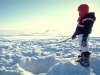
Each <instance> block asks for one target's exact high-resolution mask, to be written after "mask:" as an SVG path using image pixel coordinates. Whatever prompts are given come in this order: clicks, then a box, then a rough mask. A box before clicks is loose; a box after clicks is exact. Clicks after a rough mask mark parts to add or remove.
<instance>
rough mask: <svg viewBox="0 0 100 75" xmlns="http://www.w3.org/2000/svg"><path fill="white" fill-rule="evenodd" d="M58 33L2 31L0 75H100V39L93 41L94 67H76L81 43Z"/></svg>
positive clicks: (64, 32) (96, 38)
mask: <svg viewBox="0 0 100 75" xmlns="http://www.w3.org/2000/svg"><path fill="white" fill-rule="evenodd" d="M71 34H73V33H69V32H66V31H56V30H42V31H39V30H12V31H10V30H8V31H7V30H1V31H0V75H99V74H100V66H99V65H100V37H97V36H96V37H95V36H93V37H90V41H89V46H90V51H91V53H92V54H91V65H90V67H82V66H81V65H80V64H78V63H76V62H75V60H77V59H78V58H77V56H78V54H79V53H80V52H79V49H78V41H77V39H75V40H71V39H70V40H67V41H66V42H65V43H60V41H61V40H64V39H66V38H69V37H70V36H71Z"/></svg>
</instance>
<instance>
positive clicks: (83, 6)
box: [78, 4, 89, 22]
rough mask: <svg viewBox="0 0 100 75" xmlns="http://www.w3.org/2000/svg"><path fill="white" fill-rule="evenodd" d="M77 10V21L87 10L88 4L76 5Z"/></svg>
mask: <svg viewBox="0 0 100 75" xmlns="http://www.w3.org/2000/svg"><path fill="white" fill-rule="evenodd" d="M78 11H79V18H78V22H79V21H80V19H81V18H82V17H83V16H84V15H86V14H87V13H88V12H89V6H88V5H87V4H81V5H80V6H79V7H78Z"/></svg>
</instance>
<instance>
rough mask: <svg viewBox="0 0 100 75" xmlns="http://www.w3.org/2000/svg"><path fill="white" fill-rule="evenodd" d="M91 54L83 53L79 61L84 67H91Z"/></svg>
mask: <svg viewBox="0 0 100 75" xmlns="http://www.w3.org/2000/svg"><path fill="white" fill-rule="evenodd" d="M90 54H91V53H90V52H88V51H87V52H81V56H80V59H79V60H77V62H79V63H80V64H81V65H82V66H84V67H88V66H90Z"/></svg>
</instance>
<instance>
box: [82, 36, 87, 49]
mask: <svg viewBox="0 0 100 75" xmlns="http://www.w3.org/2000/svg"><path fill="white" fill-rule="evenodd" d="M86 39H87V38H86V37H83V38H82V42H81V46H83V47H86V46H87V41H86Z"/></svg>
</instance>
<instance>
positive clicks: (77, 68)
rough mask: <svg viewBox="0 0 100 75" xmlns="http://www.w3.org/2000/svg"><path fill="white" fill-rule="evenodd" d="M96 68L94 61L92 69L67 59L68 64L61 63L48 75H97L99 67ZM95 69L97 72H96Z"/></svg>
mask: <svg viewBox="0 0 100 75" xmlns="http://www.w3.org/2000/svg"><path fill="white" fill-rule="evenodd" d="M93 59H94V58H93ZM95 61H96V62H98V61H100V60H98V59H95ZM96 67H97V66H96ZM96 67H94V65H93V61H92V64H91V66H90V67H83V66H81V65H80V64H78V63H77V62H75V60H72V59H70V60H69V59H67V61H66V62H63V61H60V62H58V63H57V64H56V65H54V66H52V67H51V68H50V69H49V71H48V72H47V74H46V75H97V74H98V73H99V71H98V69H97V68H98V67H97V68H96ZM93 68H94V69H96V70H97V71H94V69H93Z"/></svg>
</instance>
